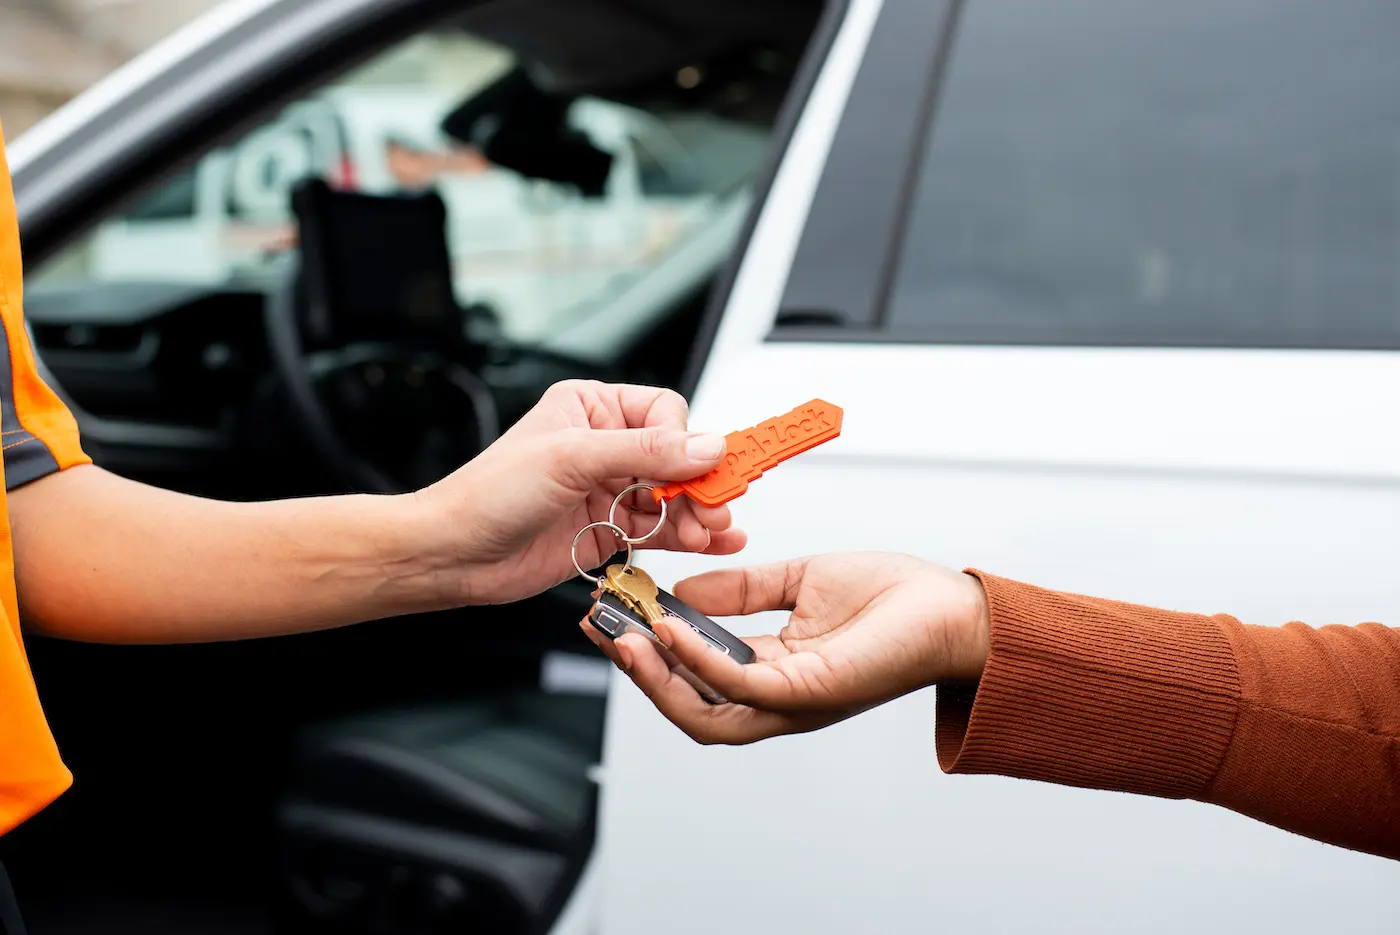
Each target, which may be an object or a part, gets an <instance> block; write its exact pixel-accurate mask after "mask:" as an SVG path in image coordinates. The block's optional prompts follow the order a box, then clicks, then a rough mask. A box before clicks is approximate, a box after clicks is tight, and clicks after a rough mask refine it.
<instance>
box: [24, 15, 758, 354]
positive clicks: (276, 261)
mask: <svg viewBox="0 0 1400 935" xmlns="http://www.w3.org/2000/svg"><path fill="white" fill-rule="evenodd" d="M516 64H517V63H516V61H515V59H514V57H513V55H512V54H511V53H510V52H509V51H508V50H505V49H503V48H501V47H498V46H494V45H492V44H490V43H487V42H484V41H482V40H480V39H478V38H476V37H474V36H471V35H469V34H467V33H464V32H462V31H460V30H457V29H444V30H441V31H435V32H430V33H426V34H423V35H419V36H417V37H414V38H413V39H412V40H410V41H408V42H405V43H402V44H400V45H398V46H396V47H394V48H393V49H391V50H390V51H388V52H386V53H385V54H383V55H381V56H379V57H378V58H376V59H375V60H373V61H372V62H370V63H368V64H367V65H365V66H363V67H361V68H359V69H357V70H356V71H354V72H353V73H350V74H348V75H346V76H343V77H342V78H340V79H337V80H336V81H334V82H333V83H331V84H328V85H326V86H325V87H322V88H321V89H319V90H318V91H317V92H315V93H314V94H312V95H309V96H308V97H306V98H304V99H302V100H299V101H297V102H295V103H294V104H292V105H291V106H288V107H286V108H285V109H284V110H283V111H282V112H281V113H280V114H279V115H278V117H277V118H275V119H274V120H272V121H270V122H268V123H267V124H265V125H263V126H261V127H259V128H257V129H256V130H254V131H253V132H251V133H249V134H247V135H246V136H245V137H244V138H242V139H241V140H239V141H238V142H236V143H234V144H233V145H231V146H228V147H225V148H221V149H218V150H215V151H213V152H210V153H208V154H207V155H206V156H205V157H203V158H202V159H201V160H200V161H199V162H198V163H197V164H196V165H195V166H194V167H192V168H191V169H189V170H187V171H184V172H182V173H180V174H178V175H177V176H175V177H173V178H170V179H168V180H167V181H166V182H165V183H164V184H163V185H162V187H160V188H159V189H157V190H156V191H154V192H153V193H151V194H150V195H148V196H146V197H145V198H144V199H142V200H141V201H140V202H139V203H136V204H134V205H133V206H131V207H130V208H128V209H127V210H125V211H123V212H122V213H120V214H119V215H118V216H115V217H112V218H110V219H109V220H108V221H106V222H104V223H103V224H101V225H100V226H99V227H98V228H97V229H96V230H95V231H93V233H92V234H91V235H90V236H89V237H88V238H86V239H85V240H84V242H83V243H82V244H81V245H80V246H79V247H78V248H75V249H74V250H71V251H69V252H68V254H67V255H65V256H64V257H61V258H59V259H58V260H57V261H55V262H53V263H51V264H49V265H48V266H47V267H46V268H45V269H44V270H43V271H42V273H41V275H40V276H39V283H38V284H39V285H40V287H41V289H42V287H43V285H45V284H57V283H63V284H65V285H73V284H79V285H80V284H82V283H91V282H93V281H100V282H113V281H146V282H149V281H155V282H163V283H170V282H183V283H191V284H205V285H218V284H221V283H225V282H228V281H230V280H257V279H258V278H259V277H263V276H273V275H281V272H280V271H281V270H282V269H283V266H282V264H281V263H280V257H281V256H282V255H283V254H285V253H287V252H288V251H290V250H291V249H292V248H293V247H294V246H295V239H296V235H295V230H294V225H293V222H292V217H291V212H290V206H289V196H290V192H291V189H292V187H293V185H294V184H295V183H296V182H297V181H299V180H301V179H303V178H306V177H308V176H320V177H323V178H326V179H327V180H328V181H330V182H331V183H332V184H333V185H336V186H339V187H343V188H351V189H355V190H359V191H364V192H369V193H378V194H391V193H397V192H411V191H419V190H424V189H429V188H431V189H434V190H436V191H437V192H438V193H439V194H440V195H441V196H442V198H443V200H444V202H445V203H446V207H447V214H448V220H447V230H446V235H447V240H448V245H449V251H450V254H451V257H452V262H453V272H454V282H455V288H456V293H457V298H458V301H459V302H460V303H461V304H462V305H463V306H470V305H477V306H485V307H487V308H489V309H490V311H491V312H493V313H494V315H495V316H496V318H497V319H499V321H500V323H501V326H502V330H503V331H504V332H505V335H506V336H507V337H508V338H510V339H512V340H513V341H515V342H517V343H536V342H540V341H542V340H544V339H546V338H547V337H548V336H549V335H551V334H554V333H557V332H558V331H559V329H561V328H565V327H567V326H568V325H569V324H571V323H573V322H575V321H577V320H579V319H582V318H586V317H588V316H590V315H593V314H595V313H596V312H597V310H598V309H599V308H614V307H617V308H624V309H625V308H627V307H628V305H629V303H628V301H627V300H628V299H635V301H633V302H632V303H631V304H632V305H638V304H639V303H640V305H641V306H645V308H643V309H642V310H641V311H638V310H637V309H633V310H632V312H629V314H633V316H634V317H635V316H636V315H643V316H645V314H648V313H650V311H653V310H658V309H660V308H661V307H662V306H664V305H665V304H667V303H670V302H674V301H675V300H676V298H677V294H678V293H680V292H683V291H685V290H688V289H691V288H693V287H694V284H695V283H696V281H697V280H699V279H702V278H704V277H706V276H709V275H712V274H713V272H714V270H715V268H716V267H717V266H718V265H719V264H720V263H721V262H722V261H723V259H724V258H725V257H726V256H727V255H728V252H729V250H730V249H731V247H732V237H731V236H718V237H717V236H714V234H715V231H716V230H717V229H718V230H721V231H724V232H728V231H730V230H731V228H733V229H734V230H737V224H738V223H739V221H740V219H741V218H742V216H743V212H744V207H745V203H746V199H747V185H748V182H749V181H750V179H751V178H752V176H753V174H754V172H755V171H756V169H757V167H758V165H759V163H760V161H761V160H762V158H763V156H764V153H765V151H766V144H767V136H768V134H767V132H766V130H765V129H764V128H762V127H754V126H750V125H746V124H742V123H739V122H731V121H728V120H725V119H723V118H720V117H716V116H712V115H709V114H705V113H700V114H688V115H674V114H667V113H660V112H658V113H650V112H647V111H645V110H640V109H636V108H632V107H625V106H622V105H620V104H615V103H612V102H608V101H605V100H601V99H596V98H581V99H578V100H576V101H574V102H573V103H572V105H571V106H570V107H569V109H568V114H567V121H568V124H569V126H570V128H571V129H572V130H574V131H576V132H577V133H579V134H581V135H582V136H583V137H584V138H586V140H587V141H588V142H589V143H590V144H591V145H592V146H593V147H596V148H597V149H598V150H602V151H603V152H604V153H606V154H607V155H608V156H609V157H611V162H610V168H609V169H608V171H607V176H606V181H605V183H604V185H603V186H602V190H601V192H597V193H593V194H594V196H593V197H590V196H589V194H588V193H585V192H583V191H581V190H580V189H579V187H578V186H576V185H571V184H565V183H560V182H552V181H547V180H543V179H540V178H530V177H526V176H524V175H521V174H520V173H518V172H515V171H512V170H511V169H509V168H506V167H504V166H502V165H497V164H493V163H492V162H491V161H490V160H489V159H487V158H486V156H485V155H484V154H483V151H482V150H481V149H479V148H478V147H477V146H476V145H474V143H473V142H472V141H467V140H462V139H457V138H454V137H452V136H449V135H447V133H446V132H445V131H444V129H443V126H444V122H445V121H446V120H447V118H449V116H451V115H452V114H453V113H454V112H455V111H457V110H458V109H459V108H461V107H462V105H464V104H466V103H468V102H471V101H473V100H474V99H476V98H477V96H478V95H481V94H482V93H483V92H484V91H487V90H488V89H489V88H491V86H492V85H493V84H494V83H495V82H497V81H498V80H499V79H501V78H502V77H503V76H505V75H507V74H508V73H510V72H511V71H512V70H513V69H514V68H515V66H516Z"/></svg>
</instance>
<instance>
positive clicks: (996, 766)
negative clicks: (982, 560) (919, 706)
mask: <svg viewBox="0 0 1400 935" xmlns="http://www.w3.org/2000/svg"><path fill="white" fill-rule="evenodd" d="M972 573H973V574H975V575H976V576H977V577H978V578H979V579H980V580H981V582H982V585H983V587H984V588H985V590H986V592H987V602H988V605H989V607H990V609H991V621H992V644H991V653H990V655H989V656H988V658H987V665H986V668H985V670H984V672H983V675H982V679H981V681H980V682H979V683H978V684H977V685H976V686H960V685H940V686H939V687H938V701H937V706H938V713H937V734H936V741H937V747H938V760H939V763H940V764H941V765H942V766H943V768H944V769H945V770H946V771H948V772H952V773H995V774H998V775H1003V776H1015V777H1020V778H1024V779H1039V780H1043V781H1046V782H1054V783H1060V784H1063V785H1072V786H1082V787H1086V788H1091V789H1112V790H1118V791H1122V792H1136V793H1140V794H1143V795H1155V796H1163V797H1168V798H1183V799H1198V800H1200V801H1203V802H1210V803H1213V804H1215V805H1221V806H1224V807H1226V808H1230V809H1234V810H1235V811H1237V812H1242V813H1244V814H1246V815H1249V816H1251V817H1253V818H1257V819H1259V820H1260V821H1265V822H1268V823H1269V824H1272V825H1277V826H1278V827H1280V828H1286V829H1288V830H1290V831H1295V832H1297V833H1299V834H1304V835H1307V836H1308V837H1312V838H1316V839H1317V840H1320V841H1327V842H1330V843H1332V844H1339V845H1341V846H1343V847H1350V848H1355V849H1357V850H1362V851H1368V852H1370V853H1373V854H1380V855H1383V856H1386V857H1392V858H1400V630H1395V629H1390V628H1388V627H1384V626H1380V625H1378V624H1374V623H1367V624H1362V625H1360V626H1356V627H1347V626H1326V627H1320V628H1312V627H1307V626H1304V625H1303V624H1301V623H1290V624H1288V625H1287V626H1284V627H1261V626H1246V625H1244V624H1241V623H1240V622H1239V621H1237V620H1235V619H1234V618H1232V617H1227V616H1223V615H1222V616H1214V617H1206V616H1200V615H1197V614H1186V613H1176V612H1172V611H1164V610H1154V609H1152V608H1149V607H1139V606H1136V605H1133V604H1124V603H1119V602H1116V601H1108V600H1102V599H1099V598H1092V597H1082V596H1079V595H1075V594H1063V593H1059V592H1055V591H1047V590H1044V589H1042V588H1037V587H1033V586H1031V585H1026V584H1020V583H1017V582H1014V581H1008V580H1006V579H1004V578H998V577H995V576H993V575H988V574H984V573H982V572H972Z"/></svg>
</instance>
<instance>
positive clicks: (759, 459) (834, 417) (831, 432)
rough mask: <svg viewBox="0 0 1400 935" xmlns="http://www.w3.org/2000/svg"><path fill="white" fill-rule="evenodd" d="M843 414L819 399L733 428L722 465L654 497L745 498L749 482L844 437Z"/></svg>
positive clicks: (716, 502) (709, 502) (713, 501)
mask: <svg viewBox="0 0 1400 935" xmlns="http://www.w3.org/2000/svg"><path fill="white" fill-rule="evenodd" d="M842 416H843V413H842V411H841V407H840V406H833V405H832V404H831V403H829V402H826V401H825V400H821V399H814V400H812V401H811V402H806V403H803V404H802V405H800V406H798V407H797V408H796V409H794V410H792V411H791V412H788V413H785V414H783V415H780V416H777V417H776V418H772V419H769V420H767V421H766V422H760V423H758V425H755V426H753V427H752V428H747V429H740V430H739V431H737V432H730V433H729V434H728V435H726V436H725V441H727V442H728V443H729V447H728V450H727V451H726V452H725V455H724V463H723V464H721V465H720V466H719V467H717V468H715V469H714V470H713V471H711V472H710V473H708V474H703V475H701V476H700V477H693V478H691V479H690V480H684V481H675V482H673V483H670V484H667V485H666V486H664V487H657V488H655V489H654V490H652V492H651V495H652V497H654V498H655V499H656V502H657V503H660V502H661V501H663V500H671V499H674V498H676V497H678V496H680V495H681V494H686V495H687V496H689V497H690V499H692V500H694V501H695V502H696V503H700V504H703V505H705V506H721V505H723V504H725V503H728V502H729V501H730V500H733V499H734V498H735V497H739V496H742V495H743V493H744V491H746V490H748V489H749V482H750V481H754V480H757V479H758V478H759V477H760V476H761V475H762V474H763V472H764V471H766V470H768V469H769V468H771V467H773V466H774V465H777V464H781V463H782V462H784V461H786V460H787V459H788V458H791V457H793V456H794V455H800V454H801V453H802V452H804V451H807V450H809V449H812V448H815V447H817V446H818V445H820V444H821V443H822V442H827V441H831V439H833V438H835V437H836V436H838V435H840V434H841V418H842Z"/></svg>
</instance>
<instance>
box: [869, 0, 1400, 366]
mask: <svg viewBox="0 0 1400 935" xmlns="http://www.w3.org/2000/svg"><path fill="white" fill-rule="evenodd" d="M1397 39H1400V5H1397V4H1395V3H1393V2H1389V0H1331V2H1327V3H1317V2H1312V0H1231V2H1228V3H1217V2H1214V0H1174V2H1169V3H1163V2H1159V0H1113V2H1104V0H1061V2H1057V3H1043V2H1040V0H997V2H990V0H971V2H969V3H968V4H967V5H966V7H965V8H964V11H963V15H962V19H961V22H960V24H959V27H958V30H957V34H956V37H955V40H954V42H953V46H952V49H953V52H952V59H951V64H950V66H949V69H948V71H947V73H946V78H945V82H944V87H943V88H942V91H941V96H940V100H939V102H938V107H937V115H936V117H935V119H934V121H933V125H932V128H931V135H930V137H929V139H928V145H927V148H926V150H925V162H924V165H923V167H922V170H921V172H920V174H919V180H918V188H917V193H916V196H915V200H914V205H913V211H912V219H911V221H910V225H909V229H908V236H907V242H906V244H905V247H904V252H903V256H902V259H901V264H900V266H899V269H898V272H897V275H896V278H895V282H894V287H893V290H892V299H891V303H890V305H889V308H888V316H889V322H890V326H891V328H893V329H896V330H898V331H901V332H905V333H908V332H917V333H919V334H921V335H925V336H927V337H928V338H930V339H933V340H948V341H970V342H990V343H1041V342H1051V343H1058V342H1063V343H1084V344H1159V345H1160V344H1167V345H1246V346H1362V347H1367V346H1385V347H1400V48H1397Z"/></svg>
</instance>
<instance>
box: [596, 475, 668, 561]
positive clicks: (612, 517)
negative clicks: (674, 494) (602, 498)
mask: <svg viewBox="0 0 1400 935" xmlns="http://www.w3.org/2000/svg"><path fill="white" fill-rule="evenodd" d="M655 489H656V488H655V487H654V486H652V485H651V484H633V485H632V486H630V487H624V488H623V490H622V492H621V493H620V494H618V495H617V496H616V497H613V502H612V509H610V510H608V524H609V525H611V526H612V527H613V528H614V529H618V530H621V529H622V527H621V526H619V525H618V523H617V508H618V507H619V506H620V505H621V504H622V498H623V497H625V496H627V495H628V494H629V493H631V492H632V491H634V490H655ZM665 525H666V501H665V500H662V501H661V518H660V519H658V520H657V521H656V525H655V526H653V527H651V532H649V533H647V534H646V535H645V536H638V537H637V538H635V539H629V538H627V537H626V536H623V537H622V541H623V542H625V543H627V544H628V545H629V546H630V545H641V544H642V543H643V542H646V541H647V540H648V539H650V538H651V537H652V536H654V535H656V534H657V533H658V532H660V531H661V527H662V526H665Z"/></svg>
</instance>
